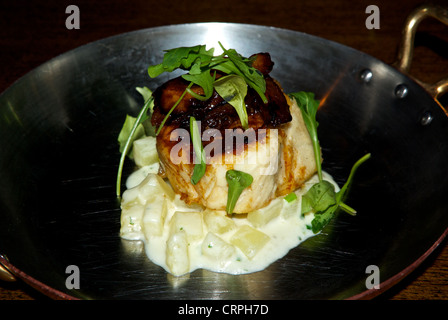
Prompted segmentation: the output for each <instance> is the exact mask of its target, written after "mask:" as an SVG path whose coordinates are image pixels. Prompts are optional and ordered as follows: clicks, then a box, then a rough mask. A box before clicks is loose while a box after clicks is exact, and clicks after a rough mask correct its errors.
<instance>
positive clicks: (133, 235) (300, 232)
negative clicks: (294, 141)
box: [120, 164, 339, 275]
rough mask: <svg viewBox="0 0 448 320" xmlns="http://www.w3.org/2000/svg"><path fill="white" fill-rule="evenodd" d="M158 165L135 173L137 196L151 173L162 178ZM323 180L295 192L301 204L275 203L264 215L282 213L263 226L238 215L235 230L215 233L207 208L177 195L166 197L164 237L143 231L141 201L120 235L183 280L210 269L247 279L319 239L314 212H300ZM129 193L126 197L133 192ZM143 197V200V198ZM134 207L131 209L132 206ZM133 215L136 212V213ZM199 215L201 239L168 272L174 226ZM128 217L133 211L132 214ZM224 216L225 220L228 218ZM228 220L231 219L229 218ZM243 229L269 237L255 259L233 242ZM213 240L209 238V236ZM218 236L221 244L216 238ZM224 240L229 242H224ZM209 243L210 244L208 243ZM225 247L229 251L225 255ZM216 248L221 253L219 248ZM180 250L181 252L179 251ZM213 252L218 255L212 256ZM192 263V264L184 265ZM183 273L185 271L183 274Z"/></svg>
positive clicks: (131, 184)
mask: <svg viewBox="0 0 448 320" xmlns="http://www.w3.org/2000/svg"><path fill="white" fill-rule="evenodd" d="M157 171H158V164H155V165H152V166H147V167H143V168H140V169H139V170H137V171H136V172H134V173H133V174H132V175H131V176H130V177H129V178H128V179H127V181H126V186H127V188H128V190H130V191H129V192H134V193H135V192H136V191H137V189H138V187H139V186H140V185H141V183H142V182H144V181H145V178H146V177H147V176H148V175H150V174H154V175H155V174H157ZM324 178H325V179H326V180H328V181H330V182H331V183H333V184H334V185H335V188H336V191H338V190H339V188H338V186H337V184H336V183H335V182H334V180H333V179H332V177H331V176H330V175H329V174H327V173H325V172H324ZM317 181H318V178H317V175H315V176H314V177H312V178H311V179H310V180H309V181H307V183H306V184H305V185H304V186H303V187H302V188H301V189H299V190H296V192H295V193H296V195H297V199H296V200H294V201H292V202H287V201H286V200H284V197H280V198H277V199H274V200H273V201H272V202H271V203H270V204H269V206H268V207H267V208H265V210H267V212H273V211H272V210H277V211H278V214H276V216H275V217H274V218H272V219H271V220H270V221H269V222H268V223H266V224H264V225H261V226H254V225H253V224H252V223H251V221H250V219H247V216H245V215H244V216H243V215H235V216H234V217H233V218H230V219H231V220H232V221H233V223H234V227H233V228H232V229H230V230H227V231H225V232H223V233H217V232H215V230H210V229H209V228H208V227H207V224H206V223H204V215H205V214H207V212H206V211H204V210H203V209H202V208H200V207H197V206H188V205H187V204H185V202H183V201H181V200H180V197H179V196H178V195H175V196H174V198H173V199H172V200H171V199H169V198H166V199H167V201H166V216H165V218H164V221H163V231H162V233H161V235H151V234H148V233H146V234H145V232H144V229H145V226H144V221H145V212H146V211H145V210H144V209H145V206H146V204H144V203H143V204H142V203H141V202H138V201H137V202H135V203H132V204H131V205H132V206H133V208H132V209H133V210H134V212H140V213H139V214H140V215H139V214H136V215H135V216H132V215H129V216H125V215H128V213H125V210H123V212H122V219H121V222H122V226H121V231H120V235H121V237H122V238H124V239H128V240H141V241H143V243H144V245H145V252H146V255H147V256H148V258H149V259H150V260H151V261H152V262H153V263H155V264H157V265H159V266H161V267H162V268H164V269H165V270H166V271H167V272H169V273H173V274H174V275H181V274H185V273H190V272H192V271H194V270H196V269H200V268H202V269H207V270H210V271H214V272H224V273H229V274H245V273H252V272H256V271H261V270H263V269H265V268H266V267H268V266H269V265H270V264H272V263H273V262H275V261H276V260H278V259H281V258H282V257H284V256H285V255H286V254H287V253H288V252H289V251H290V250H291V249H293V248H295V247H297V246H298V245H299V244H300V243H302V242H303V241H305V240H306V239H308V238H310V237H312V236H314V235H315V234H314V233H313V232H312V231H311V230H310V227H309V226H310V225H311V221H312V219H313V218H314V215H313V214H312V213H309V214H306V215H302V214H301V213H300V207H301V196H302V195H303V194H304V193H306V191H307V190H308V189H309V188H310V187H311V186H312V185H313V184H314V183H316V182H317ZM128 190H127V191H126V192H128ZM141 196H142V195H140V197H141ZM128 207H129V204H128ZM131 211H132V210H131ZM179 211H180V212H199V213H200V214H201V215H202V232H200V231H201V230H200V229H201V228H200V226H199V233H200V236H199V237H194V238H192V237H189V239H188V249H187V251H188V252H187V254H186V258H185V257H184V258H179V259H180V262H179V261H178V263H181V264H183V265H182V266H180V267H181V270H184V271H178V270H174V269H173V268H170V267H169V264H168V263H167V258H168V257H167V256H168V251H167V250H168V247H167V243H168V242H169V237H170V236H171V235H172V232H173V231H172V228H171V223H170V221H171V220H172V218H173V216H174V214H175V213H176V212H179ZM127 212H129V210H128V211H127ZM223 216H225V215H223ZM227 217H229V216H227ZM243 226H250V227H251V228H254V229H256V230H258V231H261V232H262V233H263V234H264V235H265V236H267V237H268V238H266V237H264V239H268V241H267V242H266V243H265V244H264V245H262V246H261V248H260V249H259V250H258V251H256V254H255V255H254V256H253V257H248V256H247V255H246V254H247V252H246V254H245V253H244V251H242V250H241V249H240V247H239V246H238V245H235V242H233V239H234V238H233V237H234V236H235V234H236V233H237V232H238V231H239V230H240V228H241V227H243ZM211 231H213V232H212V235H211V236H210V235H209V236H208V237H207V235H208V234H209V232H211ZM216 236H217V237H218V239H216ZM214 240H219V243H220V244H221V245H216V243H215V241H214ZM221 240H222V241H224V242H221ZM207 241H208V242H207ZM222 244H224V247H225V250H223V246H222ZM215 245H216V248H215ZM176 250H181V249H179V247H178V246H176ZM213 250H217V251H215V252H213ZM182 259H188V261H185V260H182ZM182 268H184V269H182Z"/></svg>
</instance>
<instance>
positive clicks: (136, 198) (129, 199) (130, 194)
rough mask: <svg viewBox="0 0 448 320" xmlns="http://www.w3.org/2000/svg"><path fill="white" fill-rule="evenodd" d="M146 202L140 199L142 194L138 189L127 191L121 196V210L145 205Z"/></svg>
mask: <svg viewBox="0 0 448 320" xmlns="http://www.w3.org/2000/svg"><path fill="white" fill-rule="evenodd" d="M145 203H146V201H143V200H142V199H141V198H140V192H139V190H138V189H137V188H132V189H127V190H125V191H124V192H123V195H122V196H121V209H123V210H126V209H129V208H131V207H134V206H139V205H140V206H141V205H144V204H145Z"/></svg>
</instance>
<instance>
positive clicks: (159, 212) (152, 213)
mask: <svg viewBox="0 0 448 320" xmlns="http://www.w3.org/2000/svg"><path fill="white" fill-rule="evenodd" d="M166 214H167V203H166V199H165V198H164V197H158V198H154V199H153V200H152V201H150V202H148V203H146V207H145V211H144V214H143V227H142V228H143V233H144V234H145V237H146V239H149V237H150V236H161V235H162V233H163V227H164V225H165V218H166Z"/></svg>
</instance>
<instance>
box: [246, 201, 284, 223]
mask: <svg viewBox="0 0 448 320" xmlns="http://www.w3.org/2000/svg"><path fill="white" fill-rule="evenodd" d="M282 207H283V200H281V199H280V200H273V201H271V203H270V204H269V205H268V206H266V207H264V208H261V209H258V210H255V211H252V212H249V213H248V214H247V220H248V221H249V222H250V223H251V224H252V225H253V226H254V227H257V228H258V227H261V226H264V225H265V224H267V223H269V222H270V221H271V220H272V219H274V218H277V217H278V216H279V215H280V213H281V212H282Z"/></svg>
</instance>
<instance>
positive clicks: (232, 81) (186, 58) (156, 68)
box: [148, 43, 267, 134]
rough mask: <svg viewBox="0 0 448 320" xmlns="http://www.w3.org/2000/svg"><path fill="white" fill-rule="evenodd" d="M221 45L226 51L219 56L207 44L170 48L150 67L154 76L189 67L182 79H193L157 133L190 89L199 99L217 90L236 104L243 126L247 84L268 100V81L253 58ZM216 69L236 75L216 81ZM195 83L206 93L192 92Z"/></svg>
mask: <svg viewBox="0 0 448 320" xmlns="http://www.w3.org/2000/svg"><path fill="white" fill-rule="evenodd" d="M219 45H220V46H221V48H222V50H223V53H222V54H221V55H218V56H215V55H214V49H213V48H212V49H210V50H206V47H205V45H198V46H193V47H179V48H174V49H170V50H167V51H165V55H164V57H163V61H162V63H160V64H157V65H153V66H150V67H148V74H149V76H150V77H151V78H155V77H158V76H159V75H161V74H162V73H164V72H173V71H175V70H177V69H181V70H186V71H188V73H187V74H184V75H182V78H183V79H185V80H187V81H189V82H190V84H189V86H188V87H187V88H186V89H185V91H184V93H183V94H182V95H181V97H180V98H179V100H178V101H177V102H176V103H175V104H174V105H173V107H172V108H171V109H170V111H169V112H168V114H167V115H166V116H165V118H164V119H163V121H162V123H161V124H160V126H159V128H158V129H157V133H156V134H159V133H160V130H161V128H162V127H163V125H164V124H165V122H166V120H167V119H168V117H169V116H170V114H171V113H172V111H173V110H174V109H175V108H176V106H177V105H178V104H179V102H180V101H181V100H182V99H183V97H184V96H185V94H186V93H187V92H188V93H189V94H191V95H192V96H193V97H194V98H196V99H199V100H207V99H209V98H210V97H211V95H212V94H213V90H214V89H216V91H217V92H218V94H219V95H220V96H221V97H222V98H223V99H224V100H226V101H227V102H228V103H229V104H231V105H232V106H234V107H235V109H236V111H237V113H238V116H239V117H240V121H241V125H242V127H243V128H244V129H247V128H248V121H247V112H246V106H245V104H244V98H245V96H246V93H247V86H250V87H251V88H253V89H254V90H255V91H256V92H257V93H258V94H259V95H260V97H261V98H262V100H263V102H264V103H267V98H266V96H265V94H264V93H265V91H266V81H265V79H264V77H263V75H262V74H261V73H260V72H259V71H258V70H257V69H255V68H254V67H252V60H251V59H248V58H245V57H243V56H241V55H240V54H238V53H237V52H236V50H234V49H225V48H224V47H223V46H222V44H221V43H219ZM213 71H215V72H216V71H221V72H223V73H225V74H227V75H233V77H231V78H227V77H222V78H225V79H217V80H215V76H214V73H213ZM212 74H213V75H212ZM193 84H196V85H198V86H199V87H201V88H202V89H203V91H204V95H199V94H197V93H195V92H194V91H192V90H191V87H192V85H193ZM243 84H244V85H243Z"/></svg>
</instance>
